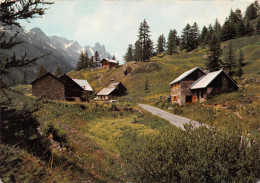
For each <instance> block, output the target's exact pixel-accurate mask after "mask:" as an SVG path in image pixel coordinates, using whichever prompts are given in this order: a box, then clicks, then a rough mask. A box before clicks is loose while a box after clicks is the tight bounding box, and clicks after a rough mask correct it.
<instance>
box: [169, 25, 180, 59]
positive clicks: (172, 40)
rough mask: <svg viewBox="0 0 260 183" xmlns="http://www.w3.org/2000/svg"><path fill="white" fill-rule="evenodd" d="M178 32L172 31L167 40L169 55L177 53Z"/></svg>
mask: <svg viewBox="0 0 260 183" xmlns="http://www.w3.org/2000/svg"><path fill="white" fill-rule="evenodd" d="M178 41H179V40H178V37H177V31H176V30H175V29H174V30H170V32H169V35H168V40H167V52H168V54H169V55H172V54H173V52H174V51H176V46H177V45H178Z"/></svg>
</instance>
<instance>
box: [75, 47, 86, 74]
mask: <svg viewBox="0 0 260 183" xmlns="http://www.w3.org/2000/svg"><path fill="white" fill-rule="evenodd" d="M85 59H86V58H85V54H84V52H83V51H82V52H81V53H80V55H79V61H78V63H77V67H76V70H77V71H79V70H82V69H84V62H85Z"/></svg>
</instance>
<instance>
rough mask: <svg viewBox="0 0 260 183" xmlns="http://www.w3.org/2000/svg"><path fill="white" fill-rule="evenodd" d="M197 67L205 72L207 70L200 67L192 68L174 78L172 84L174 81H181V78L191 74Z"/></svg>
mask: <svg viewBox="0 0 260 183" xmlns="http://www.w3.org/2000/svg"><path fill="white" fill-rule="evenodd" d="M197 69H199V70H200V71H202V72H203V73H204V74H205V72H204V71H203V70H202V69H201V68H200V67H194V68H193V69H190V70H188V71H186V72H184V73H182V74H181V75H180V76H179V77H177V78H176V79H175V80H173V81H172V82H171V83H170V84H171V85H172V84H174V83H178V82H180V81H181V80H183V79H185V78H186V77H187V76H189V75H190V74H191V73H193V72H194V71H196V70H197Z"/></svg>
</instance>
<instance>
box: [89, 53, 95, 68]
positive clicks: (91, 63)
mask: <svg viewBox="0 0 260 183" xmlns="http://www.w3.org/2000/svg"><path fill="white" fill-rule="evenodd" d="M89 66H90V68H93V67H94V57H93V56H91V58H90V60H89Z"/></svg>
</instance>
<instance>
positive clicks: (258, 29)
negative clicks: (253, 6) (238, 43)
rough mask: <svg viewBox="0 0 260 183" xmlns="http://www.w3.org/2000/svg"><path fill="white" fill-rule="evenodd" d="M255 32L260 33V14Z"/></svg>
mask: <svg viewBox="0 0 260 183" xmlns="http://www.w3.org/2000/svg"><path fill="white" fill-rule="evenodd" d="M255 34H256V35H259V34H260V16H258V18H257V21H256V27H255Z"/></svg>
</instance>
